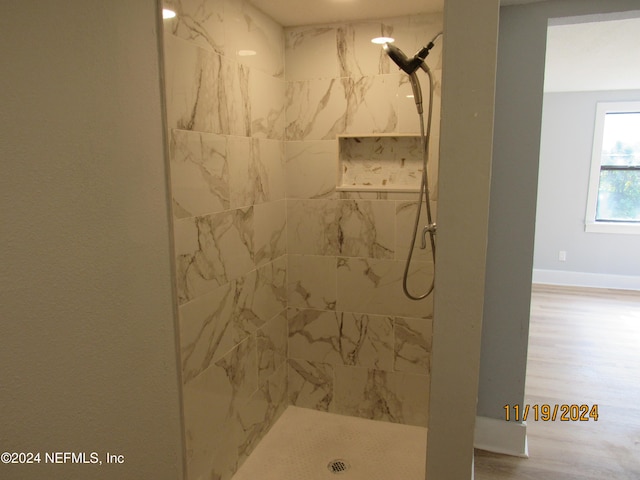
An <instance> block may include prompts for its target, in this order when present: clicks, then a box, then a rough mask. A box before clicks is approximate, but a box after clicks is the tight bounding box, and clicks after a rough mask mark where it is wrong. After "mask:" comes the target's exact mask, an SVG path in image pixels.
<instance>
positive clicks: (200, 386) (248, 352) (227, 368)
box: [183, 337, 258, 478]
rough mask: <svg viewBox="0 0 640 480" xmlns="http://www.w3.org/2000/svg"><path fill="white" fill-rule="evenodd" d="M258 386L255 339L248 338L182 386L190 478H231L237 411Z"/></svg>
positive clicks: (235, 451) (234, 455) (233, 462)
mask: <svg viewBox="0 0 640 480" xmlns="http://www.w3.org/2000/svg"><path fill="white" fill-rule="evenodd" d="M257 386H258V379H257V361H256V347H255V339H252V338H251V337H249V338H247V340H245V341H244V342H242V343H241V344H240V345H238V346H237V347H236V348H234V349H233V350H232V351H231V352H229V353H228V354H227V355H226V356H224V357H222V358H221V359H220V360H218V361H217V362H215V364H213V365H211V366H210V367H209V368H208V369H207V370H205V371H204V372H203V373H201V374H200V375H199V376H198V377H196V378H195V379H192V380H191V381H189V382H187V383H185V385H184V388H183V394H184V416H185V438H186V449H187V471H188V473H189V477H190V478H200V477H201V476H206V477H212V478H217V477H216V475H219V476H220V478H230V477H231V475H232V474H233V473H234V472H235V470H236V469H237V459H238V454H237V445H236V444H235V443H236V442H235V441H234V438H237V436H238V421H237V414H236V412H237V408H238V405H240V404H241V403H243V402H246V400H247V399H249V398H250V396H251V395H252V394H253V393H254V392H255V391H256V388H257Z"/></svg>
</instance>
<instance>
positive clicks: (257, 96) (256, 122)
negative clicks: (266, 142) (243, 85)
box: [249, 71, 286, 140]
mask: <svg viewBox="0 0 640 480" xmlns="http://www.w3.org/2000/svg"><path fill="white" fill-rule="evenodd" d="M285 87H286V83H285V82H284V80H282V79H280V78H274V77H272V76H270V75H267V74H266V73H262V72H260V71H252V72H251V78H250V84H249V95H250V101H251V135H252V136H253V137H259V138H270V139H274V140H283V139H284V121H285V118H284V108H285Z"/></svg>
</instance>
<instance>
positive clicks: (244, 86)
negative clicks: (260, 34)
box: [165, 36, 251, 136]
mask: <svg viewBox="0 0 640 480" xmlns="http://www.w3.org/2000/svg"><path fill="white" fill-rule="evenodd" d="M165 72H166V75H165V78H166V92H167V95H166V97H167V121H168V125H169V127H170V128H178V129H181V130H197V131H201V132H210V133H222V134H230V135H240V136H249V135H250V128H251V111H250V103H249V69H248V67H246V66H245V65H241V64H238V63H236V62H235V61H232V60H229V59H227V58H226V57H224V56H221V55H218V54H216V53H213V52H211V51H209V50H205V49H203V48H200V47H197V46H195V45H193V44H190V43H189V42H187V41H185V40H182V39H179V38H177V37H173V36H169V37H168V38H165Z"/></svg>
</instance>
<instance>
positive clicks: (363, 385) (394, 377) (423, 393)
mask: <svg viewBox="0 0 640 480" xmlns="http://www.w3.org/2000/svg"><path fill="white" fill-rule="evenodd" d="M334 368H335V397H334V401H333V408H332V411H333V412H335V413H340V414H343V415H353V416H356V417H362V418H368V419H371V420H384V421H388V422H393V423H403V424H405V425H417V426H422V427H426V426H427V417H428V412H429V406H428V399H429V376H428V375H414V374H409V373H400V372H383V371H380V370H372V369H367V368H358V367H339V366H337V367H334Z"/></svg>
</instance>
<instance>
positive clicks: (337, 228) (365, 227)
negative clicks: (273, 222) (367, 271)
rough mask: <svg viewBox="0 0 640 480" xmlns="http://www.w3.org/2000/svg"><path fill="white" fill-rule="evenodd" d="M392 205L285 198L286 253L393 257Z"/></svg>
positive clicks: (393, 221)
mask: <svg viewBox="0 0 640 480" xmlns="http://www.w3.org/2000/svg"><path fill="white" fill-rule="evenodd" d="M394 209H395V205H394V203H393V202H384V201H369V200H331V199H310V200H302V199H301V200H289V201H288V202H287V242H288V247H289V248H288V251H289V252H290V253H303V254H312V255H345V256H353V257H366V258H393V256H394V243H395V229H394V224H395V210H394Z"/></svg>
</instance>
